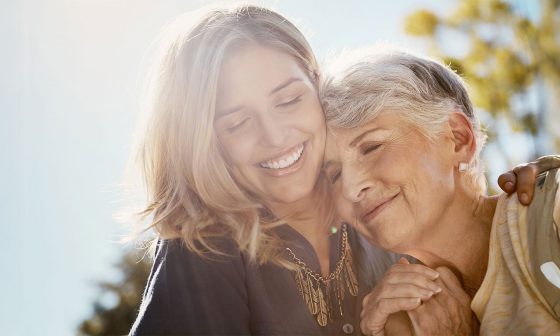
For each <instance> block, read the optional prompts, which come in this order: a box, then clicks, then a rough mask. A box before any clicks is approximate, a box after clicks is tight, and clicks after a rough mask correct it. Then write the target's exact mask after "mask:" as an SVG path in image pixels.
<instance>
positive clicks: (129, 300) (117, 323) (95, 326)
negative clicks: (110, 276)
mask: <svg viewBox="0 0 560 336" xmlns="http://www.w3.org/2000/svg"><path fill="white" fill-rule="evenodd" d="M146 259H148V258H142V255H139V254H138V253H133V252H129V253H126V254H125V255H124V256H123V257H122V259H121V261H120V262H119V263H118V264H117V265H116V268H117V269H118V270H119V271H120V273H121V274H122V280H121V281H117V282H115V283H108V282H101V283H100V284H99V287H100V296H99V297H100V298H101V297H102V296H104V295H113V296H115V297H116V298H117V300H116V305H115V306H113V307H106V306H104V304H103V303H102V300H100V299H98V300H96V301H95V302H94V304H93V309H94V312H93V314H92V316H90V317H89V318H88V319H86V320H85V321H83V322H82V323H81V324H80V326H79V330H78V335H125V334H128V332H129V330H130V327H131V326H132V324H133V323H134V320H135V319H136V315H137V314H138V308H139V306H140V302H141V300H142V294H143V292H144V287H145V285H146V280H147V279H148V275H149V273H150V266H151V263H150V262H149V261H148V260H146Z"/></svg>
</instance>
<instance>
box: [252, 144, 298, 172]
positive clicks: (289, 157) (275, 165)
mask: <svg viewBox="0 0 560 336" xmlns="http://www.w3.org/2000/svg"><path fill="white" fill-rule="evenodd" d="M304 148H305V147H304V144H303V143H301V144H299V145H298V146H295V147H293V148H292V149H291V150H289V151H287V152H286V153H283V154H281V155H278V156H276V157H275V158H272V159H270V160H266V161H263V162H261V163H259V165H260V166H261V167H263V168H266V169H284V168H288V167H290V166H292V165H294V164H295V163H296V162H297V161H298V160H299V159H300V158H301V156H302V155H303V150H304Z"/></svg>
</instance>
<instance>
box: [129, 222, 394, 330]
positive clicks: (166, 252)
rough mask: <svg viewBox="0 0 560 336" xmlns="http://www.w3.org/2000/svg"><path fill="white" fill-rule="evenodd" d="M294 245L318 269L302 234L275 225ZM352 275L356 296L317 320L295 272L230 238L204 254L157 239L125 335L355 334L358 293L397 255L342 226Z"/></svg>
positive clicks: (335, 238) (334, 257) (335, 239)
mask: <svg viewBox="0 0 560 336" xmlns="http://www.w3.org/2000/svg"><path fill="white" fill-rule="evenodd" d="M277 230H278V231H277V233H278V235H279V236H280V237H281V238H282V239H283V240H285V241H289V242H290V247H291V248H292V250H293V251H294V253H295V254H296V255H297V256H298V258H300V259H301V260H303V261H304V262H305V263H306V264H307V265H308V266H309V267H310V268H311V269H312V270H316V271H317V272H318V273H320V272H319V269H320V266H319V260H318V259H317V256H316V254H315V252H314V250H313V248H312V247H311V245H310V244H309V242H308V241H307V240H306V239H305V238H304V237H303V236H302V235H300V234H299V233H298V232H297V231H295V230H294V229H292V228H291V227H290V226H288V225H283V226H280V227H279V228H277ZM340 231H341V230H339V232H338V233H337V234H333V235H331V242H330V244H331V248H330V251H331V252H330V267H331V272H332V271H333V268H334V267H335V265H336V263H337V261H338V260H339V258H340V253H341V251H340V249H341V238H342V235H341V233H340ZM348 241H349V244H350V247H351V248H352V256H353V260H354V266H355V269H356V273H357V276H358V284H359V291H358V295H357V297H353V296H351V295H349V294H348V293H346V295H345V297H344V302H343V306H344V307H343V311H344V314H343V317H340V314H334V316H335V320H334V321H332V322H331V321H329V322H328V324H327V325H326V326H325V327H321V326H319V324H318V323H317V321H316V319H315V316H313V315H312V314H311V313H310V312H309V309H308V308H307V305H306V304H305V302H304V300H303V298H302V296H301V295H300V293H299V291H298V289H297V285H296V282H295V277H294V272H293V271H290V270H287V269H285V268H282V267H280V266H276V265H273V264H264V265H260V266H259V265H256V264H255V263H252V262H249V259H248V257H247V256H246V255H245V254H243V253H240V252H239V250H238V249H237V248H236V244H235V242H234V241H233V240H231V239H225V238H224V239H223V240H221V241H220V247H219V248H220V249H221V250H222V251H225V252H226V253H227V254H228V255H229V256H227V257H212V259H208V258H203V257H200V256H198V255H196V254H193V253H192V252H190V251H188V250H187V249H186V248H185V247H184V246H183V245H182V243H181V242H180V241H179V240H168V241H160V242H159V244H158V248H157V251H156V256H155V262H154V265H153V267H152V271H151V274H150V277H149V279H148V284H147V287H146V291H145V293H144V298H143V301H142V305H141V306H140V312H139V314H138V317H137V319H136V322H135V323H134V325H133V326H132V329H131V331H130V335H361V332H360V311H361V307H362V299H363V297H364V296H365V295H366V294H368V293H369V292H370V291H371V289H372V287H373V286H374V285H375V284H376V283H377V281H378V280H379V279H381V277H382V276H383V274H384V273H385V271H386V270H387V268H388V267H389V266H391V265H392V264H394V263H395V262H397V255H394V254H390V253H387V252H383V251H381V250H379V249H377V248H375V247H373V246H372V245H370V244H369V243H368V242H367V241H365V239H364V238H363V237H361V236H360V235H359V234H358V233H357V232H356V231H355V230H353V229H352V228H351V227H348Z"/></svg>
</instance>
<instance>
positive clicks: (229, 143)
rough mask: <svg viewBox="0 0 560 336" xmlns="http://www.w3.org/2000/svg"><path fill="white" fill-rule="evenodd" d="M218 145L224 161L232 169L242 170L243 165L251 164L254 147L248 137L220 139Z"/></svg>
mask: <svg viewBox="0 0 560 336" xmlns="http://www.w3.org/2000/svg"><path fill="white" fill-rule="evenodd" d="M220 143H221V145H222V150H223V152H224V154H225V156H226V160H227V161H228V162H229V163H230V164H231V165H232V167H233V168H235V169H242V167H243V166H244V165H247V164H252V160H251V153H253V152H254V146H253V141H252V140H251V138H250V137H249V136H243V137H227V138H221V139H220Z"/></svg>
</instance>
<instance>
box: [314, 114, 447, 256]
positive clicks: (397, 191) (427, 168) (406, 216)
mask: <svg viewBox="0 0 560 336" xmlns="http://www.w3.org/2000/svg"><path fill="white" fill-rule="evenodd" d="M453 152H454V144H453V142H452V141H451V140H450V139H447V138H445V137H443V136H442V137H441V138H440V139H438V140H437V141H436V142H430V141H428V140H427V139H426V137H425V136H424V135H422V134H421V133H420V132H418V131H417V130H416V129H414V128H413V127H412V126H410V124H407V123H406V122H403V120H402V118H400V117H399V116H398V115H397V114H391V113H389V112H382V113H381V114H380V115H379V116H378V117H376V118H375V119H374V120H373V121H371V122H370V123H368V124H367V125H364V126H363V127H357V128H354V129H348V130H338V131H332V132H329V136H328V139H327V149H326V153H325V171H326V174H327V176H328V177H329V179H330V181H331V183H333V185H334V194H335V198H336V203H337V210H338V211H339V213H340V215H341V216H342V217H343V219H344V220H346V221H347V222H348V223H351V224H354V225H356V226H357V227H358V229H359V230H360V231H361V232H362V233H363V234H364V235H365V236H366V237H367V238H369V239H370V240H371V241H372V242H374V243H376V244H378V245H380V246H381V247H383V248H385V249H388V250H391V251H395V252H401V253H404V252H405V251H407V250H409V249H410V248H411V247H413V246H415V245H416V244H418V243H419V242H421V241H423V240H424V239H425V237H428V236H429V235H430V234H431V232H434V230H437V228H436V225H437V223H438V219H439V218H441V217H442V216H443V215H444V213H445V211H446V208H447V207H448V206H449V204H451V202H452V201H453V197H454V161H453Z"/></svg>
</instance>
